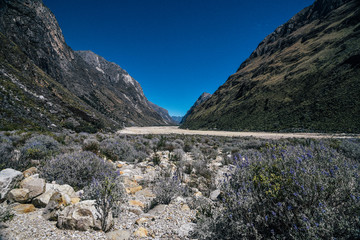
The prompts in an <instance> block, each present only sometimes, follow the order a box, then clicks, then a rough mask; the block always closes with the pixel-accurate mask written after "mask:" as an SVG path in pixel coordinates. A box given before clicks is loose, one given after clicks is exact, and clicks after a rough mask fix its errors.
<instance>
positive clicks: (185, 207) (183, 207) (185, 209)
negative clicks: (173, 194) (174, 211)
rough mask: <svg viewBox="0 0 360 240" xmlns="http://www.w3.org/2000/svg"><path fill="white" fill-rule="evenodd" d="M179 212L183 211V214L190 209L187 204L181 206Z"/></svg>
mask: <svg viewBox="0 0 360 240" xmlns="http://www.w3.org/2000/svg"><path fill="white" fill-rule="evenodd" d="M181 210H182V211H185V212H186V211H190V207H189V206H188V205H187V204H184V205H182V206H181Z"/></svg>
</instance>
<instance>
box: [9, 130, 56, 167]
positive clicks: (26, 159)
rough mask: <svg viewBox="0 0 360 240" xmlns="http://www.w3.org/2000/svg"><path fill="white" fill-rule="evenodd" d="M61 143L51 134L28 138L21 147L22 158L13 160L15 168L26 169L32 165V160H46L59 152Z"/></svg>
mask: <svg viewBox="0 0 360 240" xmlns="http://www.w3.org/2000/svg"><path fill="white" fill-rule="evenodd" d="M59 149H60V144H59V143H58V142H57V141H56V140H55V139H53V138H52V137H50V136H47V135H37V136H34V137H32V138H30V139H28V140H27V141H26V142H25V144H24V146H23V147H22V148H21V149H20V159H19V160H18V162H13V164H14V166H13V167H14V168H16V169H18V170H25V169H26V168H28V167H30V166H31V160H45V158H48V157H51V156H53V155H55V154H57V153H58V152H59Z"/></svg>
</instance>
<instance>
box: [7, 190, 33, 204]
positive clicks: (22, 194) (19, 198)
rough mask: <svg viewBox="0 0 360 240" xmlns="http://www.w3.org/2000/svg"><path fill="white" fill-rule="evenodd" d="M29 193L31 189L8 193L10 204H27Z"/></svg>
mask: <svg viewBox="0 0 360 240" xmlns="http://www.w3.org/2000/svg"><path fill="white" fill-rule="evenodd" d="M29 193H30V191H29V189H26V188H15V189H12V190H11V191H10V192H9V193H8V195H7V199H8V200H9V201H10V202H19V203H26V202H27V201H28V200H29Z"/></svg>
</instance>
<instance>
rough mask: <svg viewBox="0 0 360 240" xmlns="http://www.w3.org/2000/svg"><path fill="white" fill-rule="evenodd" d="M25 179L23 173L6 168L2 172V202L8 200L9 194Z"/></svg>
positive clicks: (0, 183) (0, 193) (0, 196)
mask: <svg viewBox="0 0 360 240" xmlns="http://www.w3.org/2000/svg"><path fill="white" fill-rule="evenodd" d="M23 177H24V176H23V174H22V172H19V171H16V170H14V169H11V168H6V169H4V170H2V171H1V172H0V202H2V201H3V200H4V199H5V198H6V195H7V194H8V192H10V190H11V189H13V188H14V186H15V185H16V184H17V183H18V182H19V181H21V179H23Z"/></svg>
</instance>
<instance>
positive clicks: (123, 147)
mask: <svg viewBox="0 0 360 240" xmlns="http://www.w3.org/2000/svg"><path fill="white" fill-rule="evenodd" d="M100 152H101V153H102V154H104V155H105V156H107V157H108V158H110V159H111V160H114V161H125V162H134V161H135V159H136V158H137V157H138V155H137V151H136V150H135V149H134V147H133V146H132V145H131V144H130V143H129V142H128V141H126V140H123V139H119V138H109V139H106V140H104V141H102V142H101V143H100Z"/></svg>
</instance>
